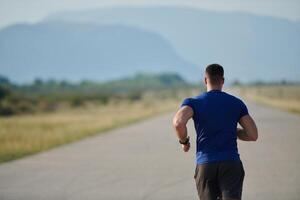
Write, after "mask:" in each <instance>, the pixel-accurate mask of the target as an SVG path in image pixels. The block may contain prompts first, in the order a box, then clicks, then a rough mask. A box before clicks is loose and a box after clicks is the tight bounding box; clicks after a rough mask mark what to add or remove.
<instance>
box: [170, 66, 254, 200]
mask: <svg viewBox="0 0 300 200" xmlns="http://www.w3.org/2000/svg"><path fill="white" fill-rule="evenodd" d="M204 82H205V85H206V88H207V92H205V93H203V94H201V95H199V96H196V97H193V98H186V99H185V100H184V101H183V103H182V104H181V107H180V109H179V110H178V112H177V113H176V114H175V116H174V119H173V126H174V128H175V130H176V134H177V137H178V138H179V143H180V144H181V145H182V149H183V151H184V152H188V151H189V149H190V141H189V136H188V134H187V127H186V124H187V122H188V120H189V119H191V118H193V121H194V125H195V129H196V133H197V137H196V144H197V146H196V164H197V165H196V169H195V175H194V178H195V181H196V187H197V191H198V195H199V198H200V200H217V199H222V200H240V199H241V197H242V187H243V180H244V175H245V172H244V168H243V164H242V162H241V160H240V157H239V153H238V149H237V138H238V139H240V140H243V141H256V140H257V137H258V133H257V128H256V125H255V122H254V121H253V119H252V118H251V116H250V115H249V113H248V109H247V107H246V105H245V104H244V103H243V101H241V100H240V99H238V98H236V97H234V96H232V95H230V94H227V93H225V92H223V91H222V88H223V84H224V70H223V67H222V66H221V65H218V64H211V65H209V66H207V68H206V71H205V79H204ZM238 123H239V124H240V125H241V127H242V128H237V125H238Z"/></svg>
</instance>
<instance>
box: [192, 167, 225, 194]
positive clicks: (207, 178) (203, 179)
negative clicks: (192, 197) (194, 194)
mask: <svg viewBox="0 0 300 200" xmlns="http://www.w3.org/2000/svg"><path fill="white" fill-rule="evenodd" d="M217 173H218V164H217V163H208V164H201V165H199V164H198V165H197V166H196V169H195V176H194V178H195V181H196V187H197V191H198V196H199V199H200V200H218V199H219V198H218V197H220V195H221V193H220V189H219V185H218V176H217V175H218V174H217Z"/></svg>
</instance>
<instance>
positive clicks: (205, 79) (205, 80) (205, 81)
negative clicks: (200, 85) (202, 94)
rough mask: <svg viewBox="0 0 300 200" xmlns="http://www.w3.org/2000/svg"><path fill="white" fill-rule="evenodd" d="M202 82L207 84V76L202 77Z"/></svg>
mask: <svg viewBox="0 0 300 200" xmlns="http://www.w3.org/2000/svg"><path fill="white" fill-rule="evenodd" d="M204 83H205V85H207V77H204Z"/></svg>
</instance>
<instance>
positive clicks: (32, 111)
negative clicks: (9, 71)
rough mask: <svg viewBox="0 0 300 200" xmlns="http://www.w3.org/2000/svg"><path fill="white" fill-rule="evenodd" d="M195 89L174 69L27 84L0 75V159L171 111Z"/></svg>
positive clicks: (21, 154)
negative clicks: (116, 77) (123, 76)
mask: <svg viewBox="0 0 300 200" xmlns="http://www.w3.org/2000/svg"><path fill="white" fill-rule="evenodd" d="M195 91H196V92H197V89H195V86H193V85H191V84H188V83H186V82H185V81H184V80H183V79H182V78H181V77H180V76H178V75H176V74H159V75H145V74H139V75H136V76H134V77H131V78H127V79H122V80H116V81H110V82H107V83H95V82H89V81H83V82H81V83H76V84H75V83H69V82H66V81H60V82H58V81H53V80H50V81H42V80H36V81H35V82H34V83H32V84H27V85H17V84H14V83H11V82H10V81H9V80H8V79H6V78H4V77H1V84H0V115H1V116H0V163H1V162H5V161H10V160H14V159H17V158H20V157H23V156H25V155H30V154H34V153H37V152H40V151H44V150H47V149H50V148H53V147H56V146H59V145H62V144H66V143H69V142H72V141H76V140H79V139H82V138H85V137H87V136H92V135H95V134H98V133H103V132H104V131H107V130H110V129H112V128H115V127H120V126H123V125H126V124H129V123H132V122H136V121H138V120H142V119H145V118H148V117H151V116H154V115H158V114H162V113H164V112H167V111H170V110H174V109H176V108H177V107H178V106H179V103H180V101H181V100H182V98H183V97H184V96H187V95H191V94H192V93H195Z"/></svg>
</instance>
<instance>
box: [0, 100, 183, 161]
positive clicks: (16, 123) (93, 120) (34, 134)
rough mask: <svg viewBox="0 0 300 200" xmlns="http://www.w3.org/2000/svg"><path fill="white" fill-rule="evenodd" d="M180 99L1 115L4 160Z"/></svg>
mask: <svg viewBox="0 0 300 200" xmlns="http://www.w3.org/2000/svg"><path fill="white" fill-rule="evenodd" d="M178 103H179V102H178V100H173V99H170V98H169V99H167V98H166V99H164V100H163V99H162V100H160V101H159V102H156V101H151V100H147V99H146V100H141V101H137V102H129V101H121V102H110V103H109V104H107V105H98V106H97V105H88V106H85V107H81V108H76V109H64V110H61V111H57V112H53V113H44V114H41V113H40V114H34V115H23V116H12V117H6V118H4V117H2V118H0V127H1V128H0V163H2V162H6V161H10V160H14V159H17V158H21V157H23V156H26V155H30V154H34V153H37V152H40V151H44V150H47V149H50V148H53V147H56V146H59V145H62V144H66V143H70V142H72V141H76V140H79V139H82V138H85V137H88V136H92V135H95V134H98V133H103V132H104V131H106V130H109V129H112V128H115V127H120V126H123V125H126V124H128V123H132V122H136V121H138V120H141V119H145V118H148V117H151V116H154V115H157V114H161V113H164V112H167V111H170V110H174V109H175V108H176V107H178Z"/></svg>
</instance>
